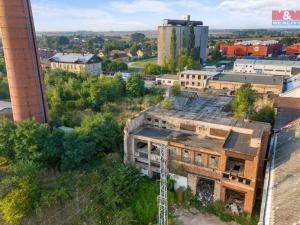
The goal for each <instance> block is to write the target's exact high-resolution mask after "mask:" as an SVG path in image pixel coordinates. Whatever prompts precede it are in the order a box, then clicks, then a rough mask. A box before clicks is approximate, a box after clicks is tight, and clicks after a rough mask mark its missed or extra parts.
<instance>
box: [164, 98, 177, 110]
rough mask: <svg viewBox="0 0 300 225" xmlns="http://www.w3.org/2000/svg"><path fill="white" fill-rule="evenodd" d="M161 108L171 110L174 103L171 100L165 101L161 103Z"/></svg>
mask: <svg viewBox="0 0 300 225" xmlns="http://www.w3.org/2000/svg"><path fill="white" fill-rule="evenodd" d="M161 108H163V109H167V110H171V109H173V108H174V102H173V101H172V100H171V99H165V100H163V101H162V102H161Z"/></svg>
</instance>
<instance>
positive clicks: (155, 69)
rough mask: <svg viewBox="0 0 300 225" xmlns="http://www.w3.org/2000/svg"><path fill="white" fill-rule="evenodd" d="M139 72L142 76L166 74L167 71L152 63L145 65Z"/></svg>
mask: <svg viewBox="0 0 300 225" xmlns="http://www.w3.org/2000/svg"><path fill="white" fill-rule="evenodd" d="M141 72H142V73H143V74H151V75H159V74H162V73H166V72H167V70H166V69H165V68H164V67H162V66H159V65H156V64H154V63H146V64H145V65H144V68H143V69H142V71H141Z"/></svg>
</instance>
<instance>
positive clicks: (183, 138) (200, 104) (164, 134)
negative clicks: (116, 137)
mask: <svg viewBox="0 0 300 225" xmlns="http://www.w3.org/2000/svg"><path fill="white" fill-rule="evenodd" d="M172 100H173V102H174V107H173V109H171V110H166V109H162V108H161V107H160V106H159V105H157V106H154V107H152V108H150V109H148V110H146V111H143V112H141V113H139V114H138V115H136V116H135V117H133V118H132V119H130V120H128V122H127V125H126V127H125V129H124V162H125V163H127V164H134V165H135V166H136V167H138V168H140V169H141V171H142V173H144V174H145V175H147V176H149V177H152V178H156V177H157V178H158V177H159V171H160V168H159V167H160V153H159V151H158V148H157V144H163V145H167V146H169V149H170V150H169V154H168V157H169V159H168V168H169V174H170V175H171V176H173V178H174V179H175V181H176V185H177V187H178V186H183V187H187V186H189V187H190V188H191V190H192V192H193V194H194V195H196V196H197V198H198V199H201V200H202V202H203V200H204V201H212V200H222V201H224V202H225V203H227V204H228V205H229V206H230V207H231V209H232V210H235V211H237V212H242V211H244V212H247V213H252V210H253V206H254V201H255V198H256V190H257V189H258V188H262V185H263V167H264V158H265V155H266V150H267V145H268V140H269V135H270V130H271V126H270V125H269V124H267V123H261V122H254V121H247V120H244V119H235V118H233V117H232V116H231V112H230V110H229V107H228V105H229V103H230V101H231V100H232V98H231V97H228V96H208V95H198V94H196V93H191V92H190V93H188V92H183V93H182V94H181V96H179V97H176V98H172Z"/></svg>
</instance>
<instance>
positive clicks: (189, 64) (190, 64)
mask: <svg viewBox="0 0 300 225" xmlns="http://www.w3.org/2000/svg"><path fill="white" fill-rule="evenodd" d="M194 65H195V64H194V60H193V57H192V56H189V57H188V59H187V68H188V69H189V70H191V69H194Z"/></svg>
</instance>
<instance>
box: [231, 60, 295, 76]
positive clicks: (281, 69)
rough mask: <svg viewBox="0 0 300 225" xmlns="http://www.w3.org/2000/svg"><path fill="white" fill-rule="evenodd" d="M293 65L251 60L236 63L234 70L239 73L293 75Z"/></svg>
mask: <svg viewBox="0 0 300 225" xmlns="http://www.w3.org/2000/svg"><path fill="white" fill-rule="evenodd" d="M293 68H294V67H293V66H287V65H284V64H283V65H272V64H256V63H253V62H252V61H251V60H249V63H241V62H239V63H236V62H235V63H234V66H233V71H234V72H237V73H261V74H271V75H280V76H286V77H291V76H292V75H294V74H292V71H293Z"/></svg>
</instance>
